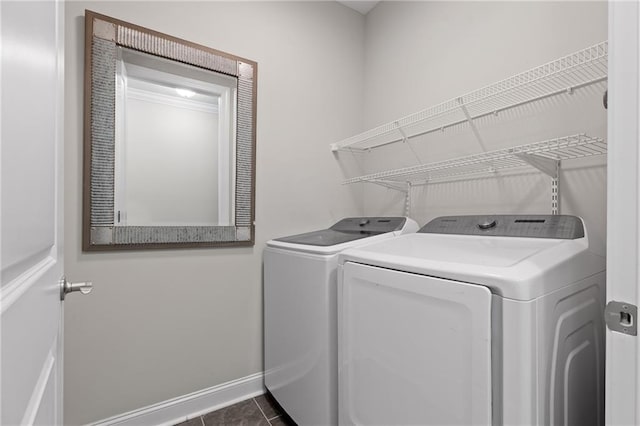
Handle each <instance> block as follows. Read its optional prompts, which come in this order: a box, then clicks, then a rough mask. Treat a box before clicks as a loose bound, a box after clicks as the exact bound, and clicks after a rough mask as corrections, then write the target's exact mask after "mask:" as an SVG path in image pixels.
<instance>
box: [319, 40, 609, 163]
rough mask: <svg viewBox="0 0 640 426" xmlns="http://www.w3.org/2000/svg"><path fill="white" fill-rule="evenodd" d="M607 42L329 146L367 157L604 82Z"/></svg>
mask: <svg viewBox="0 0 640 426" xmlns="http://www.w3.org/2000/svg"><path fill="white" fill-rule="evenodd" d="M607 57H608V43H607V42H606V41H604V42H601V43H598V44H596V45H594V46H591V47H588V48H586V49H583V50H580V51H578V52H575V53H573V54H571V55H567V56H564V57H562V58H560V59H556V60H555V61H552V62H549V63H547V64H544V65H541V66H538V67H536V68H533V69H531V70H529V71H525V72H523V73H520V74H517V75H515V76H513V77H510V78H507V79H505V80H502V81H499V82H497V83H494V84H491V85H489V86H486V87H483V88H481V89H478V90H475V91H473V92H470V93H467V94H466V95H462V96H460V97H457V98H454V99H451V100H448V101H446V102H443V103H441V104H439V105H436V106H433V107H431V108H428V109H425V110H423V111H419V112H417V113H414V114H411V115H408V116H406V117H403V118H400V119H398V120H395V121H393V122H390V123H387V124H384V125H382V126H378V127H375V128H373V129H371V130H368V131H366V132H363V133H360V134H358V135H355V136H352V137H350V138H347V139H344V140H342V141H340V142H337V143H335V144H332V145H331V149H332V151H366V150H369V149H372V148H377V147H380V146H384V145H388V144H391V143H395V142H400V141H402V140H405V138H407V139H408V138H412V137H416V136H420V135H424V134H427V133H431V132H434V131H439V130H444V129H446V128H448V127H452V126H456V125H459V124H462V123H465V122H467V121H468V120H470V119H477V118H481V117H485V116H488V115H490V114H497V113H499V112H501V111H504V110H507V109H509V108H514V107H518V106H521V105H525V104H527V103H529V102H534V101H538V100H542V99H545V98H548V97H551V96H556V95H560V94H562V93H571V92H572V91H573V90H576V89H579V88H581V87H586V86H589V85H592V84H595V83H598V82H601V81H604V80H606V79H607Z"/></svg>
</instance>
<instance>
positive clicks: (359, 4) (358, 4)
mask: <svg viewBox="0 0 640 426" xmlns="http://www.w3.org/2000/svg"><path fill="white" fill-rule="evenodd" d="M338 3H342V4H343V5H345V6H347V7H350V8H351V9H353V10H357V11H358V12H360V13H362V14H363V15H366V14H367V13H369V11H370V10H371V9H373V8H374V7H376V5H377V4H378V3H380V2H379V1H364V0H362V1H359V0H355V1H338Z"/></svg>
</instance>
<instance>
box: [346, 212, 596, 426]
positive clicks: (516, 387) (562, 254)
mask: <svg viewBox="0 0 640 426" xmlns="http://www.w3.org/2000/svg"><path fill="white" fill-rule="evenodd" d="M339 257H340V261H339V263H340V266H339V272H338V273H339V283H338V311H339V319H338V321H339V344H338V347H339V396H340V403H339V413H340V419H339V420H340V424H341V425H353V424H358V425H576V426H586V425H603V424H604V417H603V414H604V413H603V409H604V399H603V398H604V363H603V362H604V326H603V305H604V300H605V299H604V293H605V259H604V258H603V257H601V256H598V255H596V254H594V253H592V252H591V251H589V241H588V239H587V234H586V231H585V229H584V226H583V223H582V220H581V219H579V218H577V217H574V216H542V215H534V216H492V217H486V216H458V217H441V218H437V219H435V220H433V221H431V222H430V223H428V224H427V225H425V226H424V227H423V228H422V229H421V230H420V231H419V232H418V233H415V234H411V235H403V236H400V237H397V238H394V239H390V240H387V241H383V242H380V243H375V244H370V245H367V246H364V247H360V248H353V249H349V250H346V251H344V252H343V253H342V254H341V255H340V256H339Z"/></svg>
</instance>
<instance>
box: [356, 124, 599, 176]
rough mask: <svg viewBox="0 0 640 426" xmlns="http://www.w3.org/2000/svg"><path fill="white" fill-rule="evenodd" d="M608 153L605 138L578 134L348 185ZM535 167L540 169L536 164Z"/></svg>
mask: <svg viewBox="0 0 640 426" xmlns="http://www.w3.org/2000/svg"><path fill="white" fill-rule="evenodd" d="M606 152H607V144H606V142H605V140H604V139H603V138H599V137H591V136H587V135H585V134H578V135H572V136H565V137H562V138H557V139H550V140H547V141H543V142H536V143H532V144H527V145H521V146H517V147H513V148H507V149H500V150H496V151H489V152H484V153H480V154H473V155H468V156H465V157H459V158H455V159H451V160H446V161H440V162H437V163H431V164H421V165H417V166H412V167H405V168H402V169H396V170H389V171H384V172H379V173H373V174H369V175H365V176H360V177H355V178H352V179H348V180H346V181H344V184H351V183H357V182H371V183H378V184H381V185H384V186H389V187H398V186H399V185H398V184H400V183H401V184H403V185H404V184H406V183H407V182H410V183H413V184H416V183H437V182H446V181H451V180H459V179H464V178H470V177H477V176H479V175H486V174H493V173H494V172H496V171H498V170H504V169H511V168H516V167H524V166H528V167H531V166H532V165H533V162H532V161H534V160H539V161H541V162H544V161H562V160H569V159H574V158H583V157H590V156H593V155H601V154H606ZM534 167H537V166H535V165H534Z"/></svg>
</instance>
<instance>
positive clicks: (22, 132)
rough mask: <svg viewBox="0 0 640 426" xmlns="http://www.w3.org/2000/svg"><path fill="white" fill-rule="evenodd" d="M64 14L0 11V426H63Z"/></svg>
mask: <svg viewBox="0 0 640 426" xmlns="http://www.w3.org/2000/svg"><path fill="white" fill-rule="evenodd" d="M63 13H64V5H63V4H62V3H61V2H60V3H59V2H57V1H41V2H30V1H4V0H3V1H0V19H1V21H0V22H1V26H0V33H1V36H0V43H1V44H0V48H1V51H2V53H1V57H2V62H1V68H0V74H1V78H0V93H1V111H2V112H1V116H0V129H1V136H2V138H1V145H0V148H1V150H0V157H1V164H2V166H1V169H0V170H1V177H0V184H1V200H2V204H1V227H0V234H1V238H0V239H1V242H2V245H1V252H0V254H1V256H2V257H1V262H0V264H1V268H2V275H1V285H0V307H1V311H0V312H1V316H0V322H1V329H0V332H1V340H0V346H1V348H0V350H1V355H0V367H1V370H0V374H1V382H0V385H1V389H0V394H1V396H0V424H2V425H18V424H20V425H31V424H36V425H37V424H40V425H54V424H62V356H61V355H62V334H61V317H62V304H61V302H60V290H59V286H58V280H59V279H60V277H61V276H62V268H63V259H62V248H63V244H62V237H63V234H62V175H63V171H62V147H63V144H62V140H63V119H62V117H63V114H62V110H63V106H64V102H63V74H62V66H63V45H64V29H63V22H64V21H63Z"/></svg>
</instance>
